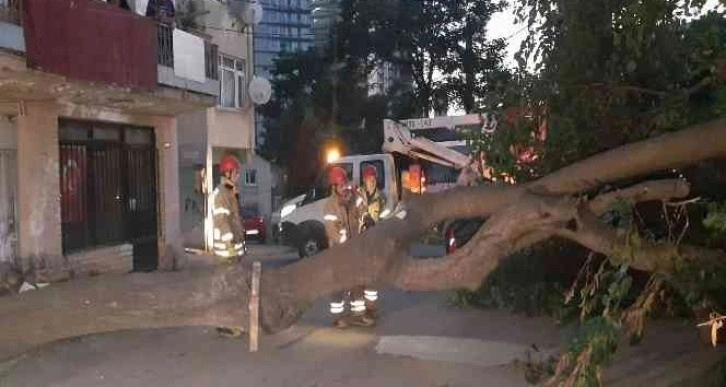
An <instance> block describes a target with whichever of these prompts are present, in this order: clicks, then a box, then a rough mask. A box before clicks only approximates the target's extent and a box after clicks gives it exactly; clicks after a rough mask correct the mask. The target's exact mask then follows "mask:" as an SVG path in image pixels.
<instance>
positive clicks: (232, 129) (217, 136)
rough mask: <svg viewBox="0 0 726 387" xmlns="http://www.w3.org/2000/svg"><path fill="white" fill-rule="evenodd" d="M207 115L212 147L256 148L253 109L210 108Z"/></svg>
mask: <svg viewBox="0 0 726 387" xmlns="http://www.w3.org/2000/svg"><path fill="white" fill-rule="evenodd" d="M207 114H208V116H207V117H208V118H207V122H208V123H209V143H210V145H211V146H212V147H220V148H222V147H224V148H237V149H252V148H254V146H253V144H254V143H255V142H254V141H255V139H254V132H255V131H254V112H253V109H245V110H242V109H228V108H210V109H208V110H207Z"/></svg>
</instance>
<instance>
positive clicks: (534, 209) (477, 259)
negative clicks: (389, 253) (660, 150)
mask: <svg viewBox="0 0 726 387" xmlns="http://www.w3.org/2000/svg"><path fill="white" fill-rule="evenodd" d="M689 188H690V187H689V185H688V183H687V182H685V181H683V180H680V179H672V180H654V181H647V182H643V183H640V184H637V185H634V186H632V187H628V188H625V189H622V190H617V191H613V192H609V193H605V194H602V195H599V196H598V197H596V198H595V199H593V200H591V201H590V202H588V203H578V202H577V201H575V200H573V199H571V198H569V197H548V196H541V195H535V194H531V193H526V194H524V196H522V198H521V199H520V201H518V202H516V203H513V204H511V205H509V206H507V207H506V208H504V209H502V210H501V211H498V212H496V213H495V214H494V215H493V216H492V217H491V218H489V220H487V222H486V223H485V224H484V225H483V226H482V228H481V229H480V230H479V231H478V232H477V233H476V234H475V235H474V237H472V239H471V241H470V242H469V243H467V244H466V245H464V246H463V247H462V248H461V249H459V250H457V251H456V253H454V254H451V255H449V256H447V257H446V258H444V259H434V260H418V259H413V258H410V257H409V258H408V259H407V260H406V261H405V264H404V266H403V268H402V270H401V272H400V273H399V276H398V277H397V278H396V279H395V281H394V283H395V285H396V286H397V287H399V288H401V289H405V290H446V289H460V288H468V289H471V290H474V289H477V288H478V287H479V286H480V285H481V283H482V281H483V280H484V279H485V278H486V277H487V276H488V275H489V274H490V273H491V272H492V271H494V269H496V267H497V265H498V264H499V262H500V261H501V260H502V259H504V258H506V257H507V256H509V255H511V254H513V253H515V252H517V251H519V250H522V249H524V248H526V247H529V246H531V245H533V244H535V243H538V242H540V241H543V240H545V239H548V238H549V237H551V236H553V235H560V233H566V232H568V230H567V229H566V227H565V225H566V224H567V223H569V221H571V220H575V219H577V218H578V216H579V215H578V208H579V207H581V206H582V205H583V204H584V205H586V206H588V207H589V210H588V211H592V212H590V213H592V214H593V215H594V214H597V215H601V214H603V213H605V212H606V211H607V210H608V209H609V208H610V206H611V205H612V204H613V203H615V202H616V201H617V200H625V201H627V202H630V203H637V202H646V201H651V200H665V199H672V198H683V197H685V196H687V195H688V193H689Z"/></svg>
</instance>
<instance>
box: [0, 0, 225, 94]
mask: <svg viewBox="0 0 726 387" xmlns="http://www.w3.org/2000/svg"><path fill="white" fill-rule="evenodd" d="M0 1H2V0H0ZM157 31H158V34H157V36H158V37H157V39H158V42H159V44H158V49H159V53H158V59H159V62H158V63H159V65H161V66H165V67H169V68H172V69H173V68H174V29H173V28H172V27H171V26H169V25H166V24H159V25H158V26H157ZM218 65H219V49H218V47H217V45H216V44H214V43H212V42H210V41H208V40H205V41H204V73H205V75H206V77H207V79H212V80H215V81H216V80H218V79H219V69H218V67H219V66H218Z"/></svg>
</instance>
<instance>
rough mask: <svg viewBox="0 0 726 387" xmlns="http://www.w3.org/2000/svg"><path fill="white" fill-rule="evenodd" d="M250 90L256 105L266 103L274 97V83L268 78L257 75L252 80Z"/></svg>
mask: <svg viewBox="0 0 726 387" xmlns="http://www.w3.org/2000/svg"><path fill="white" fill-rule="evenodd" d="M248 92H249V94H250V98H252V102H254V103H255V105H264V104H266V103H267V101H269V100H270V97H272V85H271V84H270V81H268V80H267V79H265V78H261V77H258V76H255V77H253V78H252V81H251V82H250V87H249V89H248Z"/></svg>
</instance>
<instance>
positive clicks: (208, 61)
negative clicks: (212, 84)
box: [204, 41, 219, 81]
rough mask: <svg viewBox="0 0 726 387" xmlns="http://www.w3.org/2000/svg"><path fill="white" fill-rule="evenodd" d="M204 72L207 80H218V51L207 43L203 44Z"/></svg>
mask: <svg viewBox="0 0 726 387" xmlns="http://www.w3.org/2000/svg"><path fill="white" fill-rule="evenodd" d="M204 72H205V74H206V75H207V78H208V79H214V80H215V81H216V80H218V79H219V49H218V47H217V45H216V44H213V43H211V42H208V41H205V42H204Z"/></svg>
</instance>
